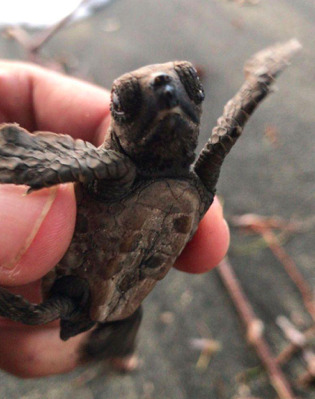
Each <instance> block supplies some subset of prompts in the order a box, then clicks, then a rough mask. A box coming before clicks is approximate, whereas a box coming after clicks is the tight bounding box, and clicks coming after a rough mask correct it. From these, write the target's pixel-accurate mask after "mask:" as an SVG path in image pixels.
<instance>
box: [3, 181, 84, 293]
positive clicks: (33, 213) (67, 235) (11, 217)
mask: <svg viewBox="0 0 315 399" xmlns="http://www.w3.org/2000/svg"><path fill="white" fill-rule="evenodd" d="M26 189H27V188H26V187H25V186H14V185H0V226H1V228H0V283H1V284H2V285H8V286H17V285H23V284H27V283H30V282H32V281H35V280H37V279H39V278H41V277H42V276H43V275H45V274H46V273H47V272H48V271H49V270H50V269H51V268H53V267H54V266H55V264H56V263H57V262H58V261H59V260H60V259H61V257H62V256H63V254H64V253H65V251H66V249H67V247H68V246H69V244H70V241H71V238H72V234H73V230H74V224H75V215H76V202H75V196H74V190H73V185H72V184H66V185H60V186H57V187H52V188H50V189H43V190H39V191H37V192H33V193H31V194H29V195H25V193H26Z"/></svg>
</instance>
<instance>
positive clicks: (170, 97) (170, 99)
mask: <svg viewBox="0 0 315 399" xmlns="http://www.w3.org/2000/svg"><path fill="white" fill-rule="evenodd" d="M160 98H161V100H162V102H163V103H164V105H165V107H166V108H173V107H175V106H176V105H178V98H177V94H176V90H175V88H174V87H173V86H171V85H169V84H168V85H166V86H165V87H163V89H162V91H161V94H160Z"/></svg>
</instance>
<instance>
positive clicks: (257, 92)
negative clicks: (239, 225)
mask: <svg viewBox="0 0 315 399" xmlns="http://www.w3.org/2000/svg"><path fill="white" fill-rule="evenodd" d="M300 48H301V45H300V43H299V42H298V41H297V40H295V39H292V40H290V41H288V42H286V43H283V44H278V45H275V46H272V47H269V48H267V49H265V50H263V51H260V52H259V53H257V54H255V55H254V56H253V57H252V58H250V59H249V60H248V61H247V63H246V64H245V67H244V71H245V78H246V81H245V83H244V84H243V86H242V87H241V88H240V90H239V91H238V92H237V93H236V95H235V96H234V97H233V98H232V99H231V100H230V101H229V102H228V103H227V104H226V106H225V107H224V111H223V115H222V116H221V117H220V118H219V119H218V122H217V126H216V127H215V128H214V129H213V130H212V134H211V137H210V139H209V141H208V142H207V144H206V145H205V147H204V149H203V150H202V151H201V153H200V155H199V158H198V159H197V161H196V163H195V167H194V170H195V172H196V173H197V175H198V176H199V177H200V179H201V180H202V182H203V183H204V185H205V187H206V188H207V189H208V190H209V191H210V192H212V193H213V192H214V191H215V187H216V184H217V181H218V178H219V174H220V169H221V165H222V163H223V161H224V159H225V157H226V155H227V154H228V153H229V152H230V150H231V148H232V147H233V145H234V144H235V143H236V140H237V139H238V138H239V137H240V135H241V134H242V132H243V128H244V125H245V123H246V122H247V120H248V119H249V117H250V116H251V115H252V113H253V112H254V111H255V109H256V108H257V106H258V105H259V103H260V102H261V101H262V100H263V99H264V98H265V97H266V96H267V95H268V94H269V93H270V92H271V86H272V83H273V82H274V80H275V78H276V77H277V76H278V75H279V73H280V72H282V71H283V69H285V67H286V66H287V65H288V64H289V60H290V59H291V58H292V56H293V55H294V54H295V53H296V52H297V51H298V50H299V49H300Z"/></svg>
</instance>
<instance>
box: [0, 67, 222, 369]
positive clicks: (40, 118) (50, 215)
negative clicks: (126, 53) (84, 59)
mask: <svg viewBox="0 0 315 399" xmlns="http://www.w3.org/2000/svg"><path fill="white" fill-rule="evenodd" d="M0 98H1V101H0V123H3V122H17V123H19V124H20V125H21V126H22V127H24V128H26V129H27V130H29V131H34V130H46V131H52V132H56V133H67V134H70V135H72V136H73V137H80V138H81V139H84V140H88V141H91V142H92V143H93V144H96V145H99V144H101V143H102V141H103V138H104V136H105V134H106V131H107V127H108V125H109V93H108V91H105V90H103V89H101V88H98V87H96V86H93V85H90V84H87V83H84V82H81V81H79V80H76V79H71V78H68V77H64V76H63V75H60V74H57V73H54V72H51V71H48V70H45V69H43V68H40V67H36V66H32V65H29V64H22V63H13V62H5V61H3V62H0ZM25 191H26V188H25V187H22V186H14V185H0V220H1V229H0V285H2V286H6V287H11V288H12V291H14V292H15V293H19V294H23V296H24V297H26V298H28V299H29V300H31V301H33V302H39V301H40V291H39V280H40V278H41V277H42V276H43V275H45V274H46V273H47V272H48V271H49V270H50V269H51V268H53V267H54V266H55V264H56V263H57V262H58V261H59V260H60V259H61V257H62V256H63V254H64V253H65V251H66V249H67V247H68V245H69V243H70V241H71V237H72V234H73V230H74V225H75V216H76V202H75V196H74V191H73V185H72V184H65V185H60V186H57V187H53V188H51V189H44V190H40V191H38V192H34V193H32V194H30V195H28V196H24V195H23V194H24V193H25ZM228 245H229V230H228V227H227V224H226V222H225V220H224V218H223V213H222V208H221V205H220V203H219V201H218V200H217V199H215V201H214V203H213V205H212V206H211V208H210V210H209V211H208V213H207V214H206V216H205V217H204V218H203V220H202V222H201V223H200V225H199V229H198V231H197V233H196V234H195V236H194V238H193V240H192V241H191V242H190V243H189V244H188V245H187V247H186V248H185V250H184V251H183V253H182V255H181V256H180V257H179V259H178V261H177V262H176V265H175V267H176V268H177V269H179V270H182V271H185V272H189V273H204V272H207V271H209V270H211V269H212V268H213V267H214V266H216V265H217V264H218V263H219V262H220V260H221V259H222V258H223V257H224V255H225V254H226V251H227V248H228ZM11 288H10V289H11ZM87 334H88V332H87V333H83V334H80V335H78V336H76V337H74V338H71V339H70V340H68V341H66V342H63V341H61V340H60V339H59V327H58V323H57V322H54V323H50V324H49V325H46V326H39V327H30V326H24V325H22V324H18V323H14V322H11V321H7V320H4V319H1V318H0V368H2V369H4V370H6V371H8V372H10V373H13V374H15V375H18V376H21V377H38V376H45V375H51V374H56V373H62V372H67V371H70V370H72V369H73V368H75V367H76V366H77V365H78V363H79V356H78V348H79V346H80V344H81V343H82V342H83V341H84V340H85V339H86V336H87Z"/></svg>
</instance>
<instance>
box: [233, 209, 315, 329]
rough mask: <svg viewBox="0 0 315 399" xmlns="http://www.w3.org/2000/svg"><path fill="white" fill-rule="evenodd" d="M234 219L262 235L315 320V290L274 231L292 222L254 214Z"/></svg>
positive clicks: (285, 227) (237, 223) (284, 228)
mask: <svg viewBox="0 0 315 399" xmlns="http://www.w3.org/2000/svg"><path fill="white" fill-rule="evenodd" d="M233 220H234V225H236V226H238V227H246V228H247V229H250V230H252V231H254V232H256V233H257V234H260V235H261V236H262V238H263V239H264V240H265V242H266V243H267V244H268V247H269V248H270V250H271V251H272V253H273V254H274V256H275V257H276V258H277V259H278V260H279V262H280V263H281V264H282V266H283V267H284V269H285V271H286V272H287V274H288V276H289V277H290V279H291V280H292V281H293V283H294V284H295V285H296V287H297V289H298V290H299V291H300V294H301V296H302V300H303V302H304V306H305V308H306V309H307V311H308V312H309V314H310V315H311V317H312V319H313V320H314V321H315V303H314V297H313V290H312V288H311V286H310V285H309V284H308V283H307V281H306V280H305V279H304V277H303V275H302V274H301V273H300V271H299V269H298V267H297V266H296V264H295V262H294V260H293V259H292V258H291V257H290V256H289V255H288V254H287V253H286V251H285V250H284V249H283V247H282V246H281V243H280V240H279V238H278V237H277V235H276V234H275V233H274V231H273V229H275V228H276V229H281V230H286V231H288V229H289V228H292V227H293V226H294V225H293V226H292V224H287V226H285V225H284V224H283V223H281V222H280V221H281V219H276V223H274V221H273V220H272V218H269V219H266V218H263V217H261V216H259V215H254V214H249V215H244V216H241V217H238V218H234V219H233Z"/></svg>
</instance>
